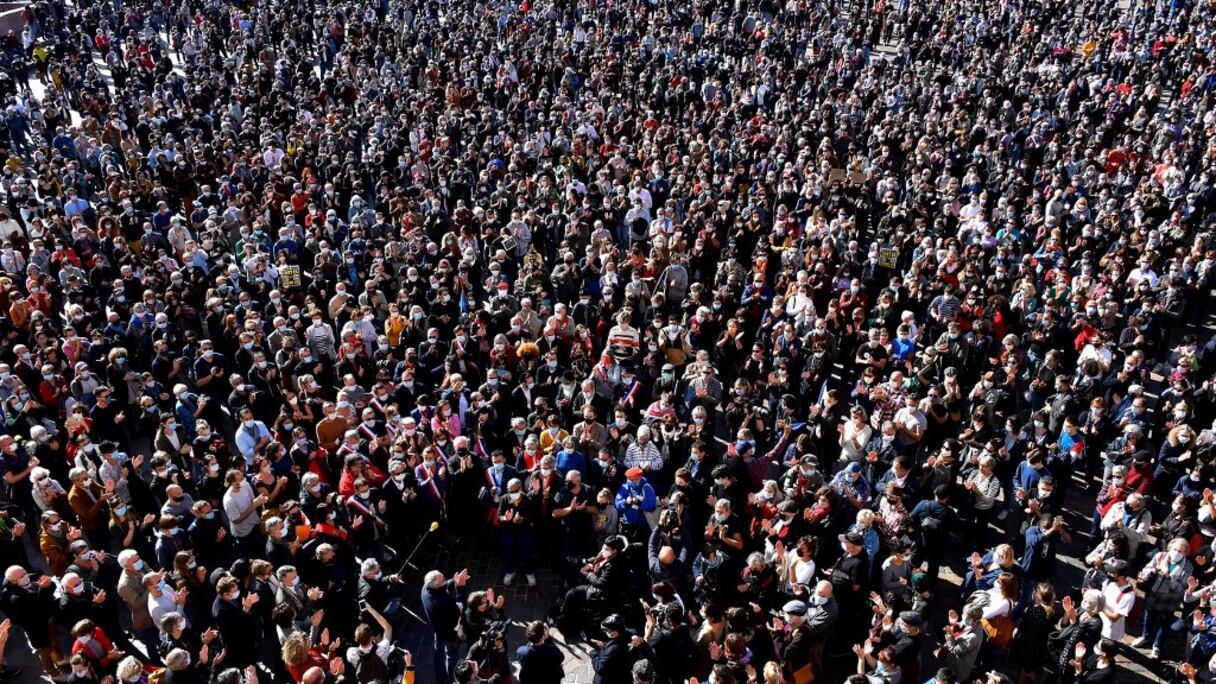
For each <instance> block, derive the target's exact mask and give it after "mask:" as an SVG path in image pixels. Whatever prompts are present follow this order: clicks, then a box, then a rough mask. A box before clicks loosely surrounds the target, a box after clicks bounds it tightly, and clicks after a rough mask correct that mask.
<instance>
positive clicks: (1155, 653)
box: [1149, 646, 1161, 660]
mask: <svg viewBox="0 0 1216 684" xmlns="http://www.w3.org/2000/svg"><path fill="white" fill-rule="evenodd" d="M1149 657H1151V658H1152V659H1153V660H1160V658H1161V649H1159V648H1157V647H1156V646H1154V647H1153V650H1152V651H1149Z"/></svg>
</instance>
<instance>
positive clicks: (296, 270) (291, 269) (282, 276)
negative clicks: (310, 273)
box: [279, 265, 301, 288]
mask: <svg viewBox="0 0 1216 684" xmlns="http://www.w3.org/2000/svg"><path fill="white" fill-rule="evenodd" d="M300 282H301V281H300V267H299V266H295V265H288V266H283V267H281V268H280V269H279V287H283V288H287V287H299V286H300Z"/></svg>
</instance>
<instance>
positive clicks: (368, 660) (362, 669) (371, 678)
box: [355, 647, 389, 684]
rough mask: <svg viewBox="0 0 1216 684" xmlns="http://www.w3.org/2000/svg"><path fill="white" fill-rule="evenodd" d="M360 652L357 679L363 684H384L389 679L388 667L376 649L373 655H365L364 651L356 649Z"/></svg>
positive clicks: (356, 665) (356, 667)
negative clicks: (376, 683) (382, 683)
mask: <svg viewBox="0 0 1216 684" xmlns="http://www.w3.org/2000/svg"><path fill="white" fill-rule="evenodd" d="M355 650H356V651H358V656H356V657H357V658H358V661H357V662H355V678H356V679H358V680H359V681H360V682H362V683H363V684H367V683H368V682H377V681H380V682H383V681H387V680H388V678H389V673H388V665H385V664H384V661H383V660H382V659H381V658H380V655H379V654H378V653H376V651H375V649H372V652H371V653H364V652H363V650H362V649H360V648H358V647H356V648H355Z"/></svg>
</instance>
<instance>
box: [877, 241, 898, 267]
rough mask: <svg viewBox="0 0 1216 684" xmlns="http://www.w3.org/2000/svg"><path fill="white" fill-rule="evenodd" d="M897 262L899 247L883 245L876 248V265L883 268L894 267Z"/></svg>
mask: <svg viewBox="0 0 1216 684" xmlns="http://www.w3.org/2000/svg"><path fill="white" fill-rule="evenodd" d="M897 262H899V248H898V247H892V246H891V245H883V246H881V247H879V248H878V265H879V266H882V267H883V268H895V264H896V263H897Z"/></svg>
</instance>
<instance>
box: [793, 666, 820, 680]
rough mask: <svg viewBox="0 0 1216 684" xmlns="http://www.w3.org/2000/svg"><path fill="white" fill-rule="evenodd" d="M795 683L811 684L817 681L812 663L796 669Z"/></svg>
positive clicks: (794, 673)
mask: <svg viewBox="0 0 1216 684" xmlns="http://www.w3.org/2000/svg"><path fill="white" fill-rule="evenodd" d="M793 675H794V676H793V684H811V683H812V682H814V681H815V671H814V670H812V669H811V665H810V663H807V664H806V665H803V666H802V667H800V668H798V669H797V670H794V672H793Z"/></svg>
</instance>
